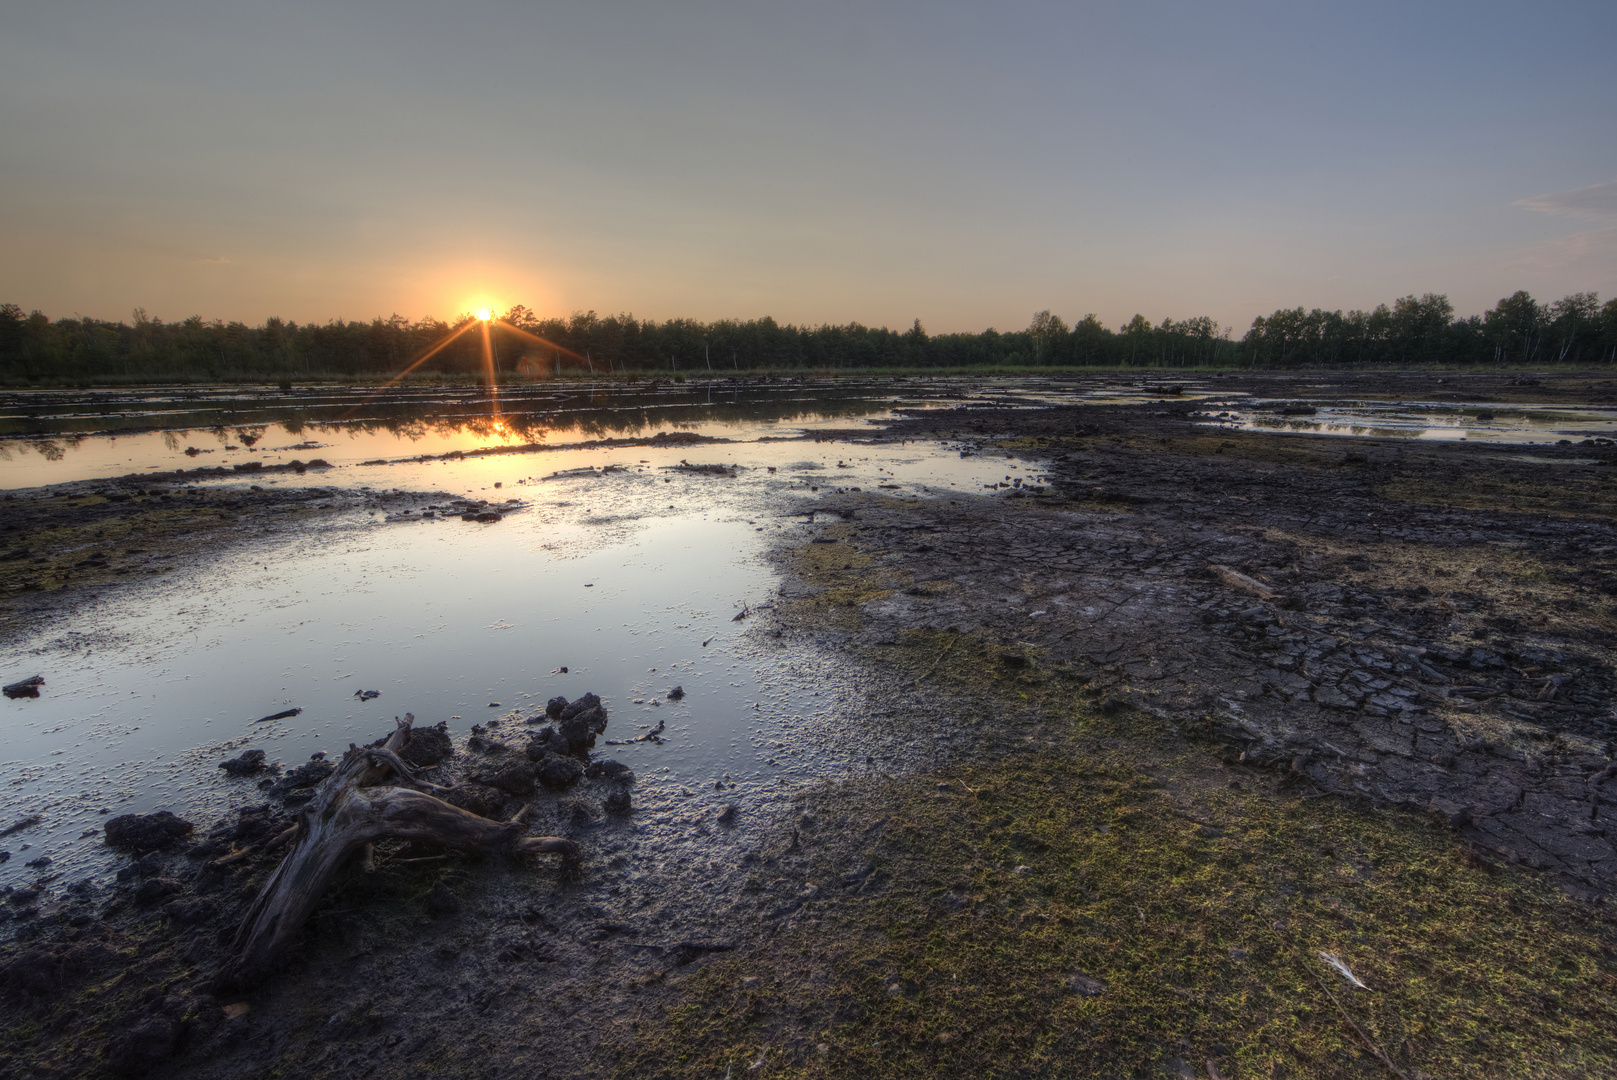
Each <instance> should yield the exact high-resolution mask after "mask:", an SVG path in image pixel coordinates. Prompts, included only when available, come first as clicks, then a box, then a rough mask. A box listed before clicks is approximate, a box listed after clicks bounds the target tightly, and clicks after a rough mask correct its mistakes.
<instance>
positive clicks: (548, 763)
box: [537, 751, 584, 788]
mask: <svg viewBox="0 0 1617 1080" xmlns="http://www.w3.org/2000/svg"><path fill="white" fill-rule="evenodd" d="M537 775H538V780H539V782H540V783H541V784H543V785H544V786H545V787H547V788H565V787H571V786H572V785H574V784H576V783H578V779H579V777H581V776H583V775H584V766H583V765H582V764H581V763H580V762H579V761H578V759H577V758H571V757H563V756H562V755H560V754H552V753H550V752H548V751H547V752H546V753H545V755H544V756H543V757H542V758H540V760H539V764H538V767H537Z"/></svg>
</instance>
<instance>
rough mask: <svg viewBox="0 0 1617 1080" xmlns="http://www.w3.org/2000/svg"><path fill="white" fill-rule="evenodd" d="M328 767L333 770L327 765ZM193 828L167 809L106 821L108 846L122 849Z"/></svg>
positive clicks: (161, 841) (151, 845) (147, 846)
mask: <svg viewBox="0 0 1617 1080" xmlns="http://www.w3.org/2000/svg"><path fill="white" fill-rule="evenodd" d="M305 767H307V766H305ZM327 771H328V772H330V771H334V770H332V769H331V767H330V766H327ZM193 828H194V826H193V825H192V824H191V823H190V822H189V821H186V820H185V819H184V818H178V817H175V816H174V815H173V814H171V813H169V812H168V811H167V810H159V811H158V812H157V813H155V814H122V815H120V816H118V817H115V818H111V819H109V820H108V821H107V824H106V837H107V846H108V847H115V848H118V849H120V850H123V851H134V852H144V851H156V850H157V849H158V848H163V847H167V846H168V845H169V844H172V843H173V842H174V841H176V840H178V839H179V838H180V837H182V836H187V835H189V834H190V833H191V830H192V829H193Z"/></svg>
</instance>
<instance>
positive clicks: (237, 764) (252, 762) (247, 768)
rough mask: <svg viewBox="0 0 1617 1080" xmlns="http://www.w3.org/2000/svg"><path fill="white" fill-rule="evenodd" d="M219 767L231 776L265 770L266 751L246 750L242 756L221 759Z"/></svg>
mask: <svg viewBox="0 0 1617 1080" xmlns="http://www.w3.org/2000/svg"><path fill="white" fill-rule="evenodd" d="M219 767H220V768H221V769H223V770H224V771H225V772H226V773H228V774H230V775H231V776H251V775H253V774H254V773H257V772H263V771H264V751H262V750H244V751H243V752H242V754H241V756H240V757H234V758H231V759H230V760H229V761H221V762H220V763H219Z"/></svg>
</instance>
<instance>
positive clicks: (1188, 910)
mask: <svg viewBox="0 0 1617 1080" xmlns="http://www.w3.org/2000/svg"><path fill="white" fill-rule="evenodd" d="M1146 723H1149V721H1144V720H1142V719H1141V718H1139V717H1138V716H1134V715H1132V714H1131V715H1130V716H1129V717H1126V718H1116V719H1112V720H1106V719H1102V718H1099V717H1088V718H1086V719H1085V720H1084V721H1083V722H1082V723H1081V724H1076V725H1074V727H1075V729H1076V728H1080V727H1081V728H1084V729H1088V731H1089V732H1090V734H1076V733H1075V734H1074V737H1073V738H1069V739H1066V740H1063V741H1062V742H1061V743H1060V744H1059V745H1058V746H1056V747H1051V748H1045V749H1041V750H1040V751H1039V752H1037V753H1027V752H1021V753H1013V754H1010V755H1008V756H1006V757H1004V758H1002V759H1000V760H998V761H995V762H994V763H992V764H989V765H982V766H963V767H961V768H957V769H952V770H948V771H944V772H939V773H934V774H930V775H926V776H920V777H916V778H913V779H911V780H908V781H905V782H901V783H890V784H887V785H884V786H881V787H880V788H878V789H874V790H868V789H867V790H861V791H857V792H854V791H846V790H844V791H842V792H840V793H839V792H827V793H826V794H825V796H824V807H825V808H826V810H827V812H832V811H834V809H835V808H836V807H838V806H841V807H843V808H847V807H848V806H849V805H850V804H854V805H857V806H858V808H859V809H860V810H861V811H862V812H863V813H864V814H865V815H868V816H870V817H872V818H876V819H881V818H885V820H886V825H885V829H884V831H883V833H882V836H883V839H881V840H880V841H878V842H877V843H875V844H874V845H873V846H872V847H871V849H870V850H869V851H868V852H867V857H868V859H869V862H870V865H871V866H873V867H874V868H875V869H874V871H873V873H874V874H875V875H876V877H877V878H879V879H880V880H881V881H884V882H885V883H886V884H885V886H884V887H882V888H880V889H879V890H875V891H874V892H873V894H871V895H866V894H865V892H861V891H855V890H847V891H846V892H844V890H841V889H838V888H837V887H836V881H835V878H834V877H833V878H831V879H830V880H829V881H827V880H826V876H827V875H830V874H831V872H832V870H833V869H834V868H833V867H832V866H830V865H825V866H824V867H823V868H822V873H821V874H820V876H819V880H821V881H822V882H824V884H823V885H822V886H821V887H822V890H823V891H826V892H835V893H843V895H839V896H837V897H836V898H835V899H830V900H826V901H823V902H811V903H810V904H809V905H806V906H805V908H804V910H803V912H802V915H801V916H800V917H799V918H798V919H797V921H796V923H795V925H794V926H792V927H791V928H790V929H788V930H786V931H785V932H783V933H782V934H780V935H779V936H778V937H776V938H775V939H774V940H773V942H772V944H771V947H770V950H769V953H768V955H767V956H759V957H749V958H746V959H726V960H723V961H719V962H716V963H713V964H711V965H710V966H708V967H707V968H705V969H704V970H702V971H701V972H700V973H699V974H697V975H695V976H693V977H692V978H691V979H690V980H689V981H688V982H687V984H686V988H685V994H684V1001H683V1004H681V1005H680V1006H678V1007H677V1008H675V1009H674V1010H673V1011H672V1012H671V1013H670V1014H669V1015H668V1016H667V1017H666V1020H665V1021H664V1022H663V1023H661V1024H658V1025H655V1026H648V1027H647V1028H645V1029H643V1032H642V1036H641V1041H640V1043H639V1044H638V1045H637V1046H636V1048H635V1049H634V1052H633V1053H632V1054H631V1055H630V1056H629V1057H628V1058H626V1059H625V1061H624V1062H623V1063H622V1066H621V1068H620V1072H621V1074H623V1075H636V1076H647V1075H650V1076H665V1077H683V1076H704V1077H711V1076H722V1075H724V1074H725V1072H726V1070H729V1071H730V1072H731V1075H733V1076H739V1075H742V1074H743V1073H744V1072H745V1071H746V1070H747V1069H748V1068H749V1067H750V1066H753V1065H754V1064H755V1063H756V1064H758V1068H759V1070H763V1069H765V1067H767V1073H765V1074H766V1075H776V1076H860V1075H866V1076H900V1075H903V1076H931V1075H944V1076H967V1075H970V1076H1046V1075H1049V1076H1092V1075H1095V1076H1156V1075H1162V1072H1161V1070H1162V1069H1163V1068H1165V1067H1166V1068H1169V1069H1172V1068H1174V1067H1176V1065H1177V1063H1185V1064H1186V1065H1187V1066H1189V1067H1193V1068H1195V1070H1196V1075H1198V1076H1202V1075H1211V1074H1210V1072H1209V1071H1207V1069H1206V1063H1207V1062H1209V1061H1210V1062H1212V1063H1213V1064H1214V1067H1215V1068H1217V1069H1218V1070H1219V1071H1220V1073H1221V1074H1222V1075H1224V1076H1231V1075H1233V1076H1265V1077H1268V1076H1290V1077H1312V1076H1343V1075H1365V1076H1370V1075H1377V1074H1378V1073H1380V1070H1381V1068H1382V1067H1381V1066H1380V1065H1379V1064H1378V1063H1377V1062H1376V1061H1375V1060H1374V1059H1373V1058H1372V1057H1371V1056H1370V1053H1369V1051H1368V1049H1367V1048H1366V1047H1365V1046H1364V1045H1363V1043H1362V1042H1361V1041H1360V1040H1359V1038H1358V1037H1357V1036H1356V1035H1355V1033H1354V1032H1353V1030H1352V1029H1351V1028H1350V1027H1349V1025H1348V1023H1347V1022H1346V1021H1345V1020H1344V1018H1343V1015H1342V1012H1341V1011H1339V1010H1338V1008H1337V1006H1336V1005H1334V1004H1333V1003H1332V1001H1331V999H1330V998H1329V997H1327V995H1326V992H1325V990H1324V989H1322V987H1321V981H1323V982H1324V986H1325V988H1328V990H1329V992H1330V994H1332V995H1334V997H1335V999H1336V1001H1337V1002H1338V1003H1340V1006H1341V1009H1342V1010H1345V1011H1346V1012H1347V1014H1348V1015H1349V1016H1351V1017H1352V1019H1353V1020H1354V1021H1355V1022H1357V1023H1358V1024H1359V1025H1360V1026H1362V1027H1363V1028H1364V1030H1365V1032H1366V1033H1367V1034H1368V1035H1369V1036H1370V1038H1371V1039H1372V1040H1373V1041H1374V1042H1375V1043H1376V1044H1377V1046H1378V1047H1379V1048H1380V1049H1382V1050H1383V1051H1384V1052H1385V1053H1386V1054H1388V1055H1389V1056H1390V1058H1391V1059H1392V1060H1393V1061H1394V1062H1395V1063H1396V1064H1397V1065H1398V1066H1399V1067H1400V1068H1403V1069H1404V1070H1406V1072H1408V1074H1409V1075H1411V1076H1416V1075H1423V1074H1424V1075H1432V1076H1445V1077H1448V1076H1505V1075H1509V1076H1523V1077H1526V1076H1531V1077H1538V1076H1544V1077H1550V1076H1594V1075H1609V1074H1610V1073H1611V1072H1612V1070H1613V1069H1614V1068H1617V1024H1614V1021H1617V977H1614V971H1617V966H1614V963H1613V956H1614V951H1613V950H1614V949H1617V934H1614V929H1613V926H1612V923H1611V921H1610V919H1609V917H1608V916H1607V915H1605V914H1604V913H1603V912H1601V911H1598V910H1593V909H1590V908H1588V907H1587V906H1584V905H1583V904H1581V903H1580V902H1577V901H1574V900H1572V899H1570V898H1568V897H1567V896H1565V895H1564V894H1562V893H1560V892H1558V891H1557V890H1555V889H1554V888H1553V887H1551V886H1549V885H1548V884H1546V883H1544V882H1541V881H1537V880H1533V879H1530V878H1526V877H1522V876H1518V875H1515V874H1507V873H1501V872H1496V871H1491V870H1489V869H1487V868H1485V867H1483V866H1481V865H1480V864H1477V863H1474V862H1473V861H1472V860H1470V859H1469V858H1468V856H1467V852H1466V850H1465V848H1464V846H1463V845H1462V844H1461V843H1459V842H1458V841H1457V840H1456V839H1455V838H1454V836H1453V835H1452V834H1451V833H1448V832H1446V831H1442V830H1440V829H1438V828H1437V827H1435V826H1431V825H1428V824H1427V823H1425V822H1424V821H1422V820H1420V819H1415V818H1411V817H1408V816H1389V815H1388V814H1385V813H1376V812H1361V811H1355V810H1352V809H1347V808H1343V807H1340V806H1338V805H1334V804H1332V803H1329V802H1327V801H1310V800H1304V799H1302V798H1299V797H1296V796H1295V795H1293V794H1290V793H1288V792H1287V791H1285V790H1283V789H1282V788H1280V787H1277V786H1275V785H1273V784H1272V783H1271V782H1269V781H1268V780H1265V779H1262V778H1258V777H1254V776H1253V775H1251V774H1247V773H1245V772H1243V771H1238V770H1226V769H1223V768H1221V767H1219V766H1216V765H1211V764H1208V762H1207V754H1206V752H1205V750H1200V749H1197V748H1194V747H1190V748H1181V749H1175V748H1174V746H1172V745H1170V744H1169V743H1168V742H1167V741H1165V740H1162V739H1158V738H1156V737H1155V736H1154V735H1153V734H1152V733H1150V732H1144V731H1141V730H1139V728H1140V725H1141V724H1146ZM1108 728H1112V729H1122V728H1132V729H1133V730H1134V732H1135V734H1134V735H1132V736H1127V737H1124V736H1118V735H1111V736H1105V735H1100V733H1101V732H1103V731H1104V730H1106V729H1108ZM1096 735H1100V737H1098V738H1097V737H1095V736H1096ZM790 887H792V888H796V887H797V885H796V884H795V883H794V884H792V885H791V886H790ZM867 891H868V890H867ZM848 893H852V895H849V894H848ZM1322 952H1324V953H1330V954H1332V955H1334V956H1337V957H1338V958H1340V959H1341V960H1342V961H1343V962H1344V963H1345V964H1347V965H1348V966H1349V967H1350V968H1351V970H1352V972H1353V973H1354V975H1356V976H1357V977H1358V978H1359V979H1361V980H1362V981H1363V982H1365V983H1366V984H1368V986H1369V987H1370V988H1371V989H1369V990H1358V989H1355V988H1353V987H1352V986H1351V984H1350V983H1349V982H1348V981H1347V980H1346V979H1345V978H1344V977H1343V976H1341V975H1340V974H1338V973H1337V972H1336V971H1334V970H1333V969H1332V968H1331V967H1330V966H1329V965H1328V963H1327V962H1326V961H1325V960H1323V959H1322V958H1321V955H1320V954H1321V953H1322ZM1316 976H1318V979H1316ZM743 980H748V981H747V982H745V983H744V982H743ZM1170 1075H1171V1074H1170Z"/></svg>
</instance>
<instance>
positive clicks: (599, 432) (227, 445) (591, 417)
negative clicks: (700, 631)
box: [0, 376, 1204, 489]
mask: <svg viewBox="0 0 1617 1080" xmlns="http://www.w3.org/2000/svg"><path fill="white" fill-rule="evenodd" d="M1178 385H1181V386H1182V387H1183V389H1182V390H1179V391H1175V394H1176V397H1175V400H1192V399H1196V398H1198V397H1200V396H1201V395H1202V394H1203V393H1204V391H1203V390H1201V389H1200V388H1198V387H1196V386H1194V385H1192V384H1189V383H1184V384H1178ZM1164 392H1165V391H1164V390H1163V388H1162V387H1161V386H1160V385H1158V384H1156V383H1149V382H1146V383H1133V384H1131V383H1127V382H1123V381H1121V380H1118V379H1115V378H1103V377H1100V376H1095V377H1086V378H1063V379H1038V378H1022V379H1004V380H994V381H992V382H988V381H981V380H979V381H972V382H967V381H962V380H951V379H925V378H914V379H869V380H857V379H849V380H837V381H834V382H821V383H798V382H786V381H762V382H749V383H746V384H729V383H703V384H697V383H686V384H679V383H669V384H664V385H660V386H656V387H651V386H628V387H624V386H605V385H600V386H591V385H575V384H566V385H565V386H561V387H557V386H544V385H539V386H533V385H523V386H518V387H512V388H505V389H502V390H501V391H500V393H499V395H498V396H497V397H490V396H489V395H488V394H487V393H485V392H484V391H482V390H478V389H475V388H442V387H419V386H410V387H395V388H392V389H389V390H387V391H385V392H378V391H376V390H374V389H365V388H359V387H308V388H299V389H297V390H294V391H291V392H280V391H275V390H270V389H268V388H257V389H252V388H248V389H242V388H232V389H230V390H224V389H212V390H209V389H191V388H183V389H176V390H172V391H145V390H143V391H138V392H136V391H77V392H58V391H48V392H47V391H14V392H11V393H7V394H4V395H0V489H16V488H24V487H34V486H40V485H45V484H56V483H65V482H69V481H74V480H89V479H97V478H105V477H114V476H125V475H128V474H131V473H142V472H153V471H158V470H171V469H177V468H197V467H207V468H213V467H218V466H232V465H237V464H242V463H244V462H250V461H259V462H262V463H263V464H266V465H273V464H277V463H284V462H288V461H292V460H294V459H295V460H301V461H308V460H311V459H314V458H320V459H323V460H325V461H328V462H330V463H332V464H334V465H349V464H358V463H360V462H363V461H369V460H374V459H378V458H382V459H389V460H391V459H397V458H402V457H406V456H418V457H419V456H423V455H442V454H448V453H454V452H456V451H460V452H467V451H473V450H479V449H488V448H497V447H505V448H511V447H520V446H524V445H527V444H530V443H536V442H548V443H551V444H572V443H578V442H585V441H592V440H601V439H612V438H643V437H646V436H649V435H652V434H654V433H656V432H658V431H701V432H702V433H705V434H709V435H715V436H718V437H721V438H735V439H743V440H752V439H757V438H760V437H765V436H769V435H777V434H780V432H779V431H777V430H776V429H779V428H787V429H796V428H804V427H821V428H825V427H847V426H850V424H851V425H853V426H857V425H860V424H862V423H864V422H866V421H870V420H878V421H879V420H881V419H884V418H887V417H890V416H892V415H893V412H892V410H894V409H898V408H907V409H915V408H936V407H951V406H955V405H960V404H967V403H974V404H992V405H995V406H999V407H1005V408H1037V407H1039V406H1042V405H1047V404H1060V403H1073V402H1084V403H1090V404H1109V403H1134V402H1141V401H1150V400H1156V399H1158V398H1160V397H1161V395H1162V393H1164ZM787 434H795V431H794V430H788V431H787Z"/></svg>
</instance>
